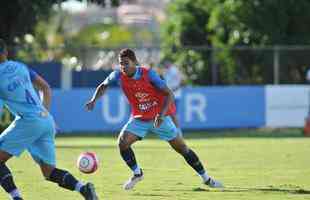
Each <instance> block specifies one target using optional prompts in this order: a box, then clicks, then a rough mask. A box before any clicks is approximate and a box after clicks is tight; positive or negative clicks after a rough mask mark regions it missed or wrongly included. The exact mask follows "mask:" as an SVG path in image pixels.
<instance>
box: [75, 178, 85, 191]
mask: <svg viewBox="0 0 310 200" xmlns="http://www.w3.org/2000/svg"><path fill="white" fill-rule="evenodd" d="M83 186H84V184H83V183H82V182H80V181H79V182H78V183H77V184H76V185H75V188H74V190H75V191H77V192H80V191H81V188H82V187H83Z"/></svg>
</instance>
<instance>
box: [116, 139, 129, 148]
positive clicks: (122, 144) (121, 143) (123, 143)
mask: <svg viewBox="0 0 310 200" xmlns="http://www.w3.org/2000/svg"><path fill="white" fill-rule="evenodd" d="M118 147H119V149H120V150H126V149H128V148H129V147H130V144H129V142H127V140H126V139H125V138H123V137H120V139H119V140H118Z"/></svg>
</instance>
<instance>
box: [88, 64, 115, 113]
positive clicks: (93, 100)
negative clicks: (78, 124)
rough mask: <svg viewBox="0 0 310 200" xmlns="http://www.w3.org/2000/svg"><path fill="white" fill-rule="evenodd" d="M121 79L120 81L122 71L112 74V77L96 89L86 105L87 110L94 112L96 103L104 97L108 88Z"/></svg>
mask: <svg viewBox="0 0 310 200" xmlns="http://www.w3.org/2000/svg"><path fill="white" fill-rule="evenodd" d="M119 79H120V71H118V70H115V71H113V72H111V73H110V75H109V76H108V77H107V78H106V79H105V80H104V81H103V82H102V83H101V84H100V85H98V87H97V88H96V91H95V92H94V94H93V95H92V97H91V99H90V100H89V101H88V102H87V103H86V105H85V107H86V109H87V110H89V111H90V110H93V109H94V107H95V105H96V101H97V100H98V99H99V98H100V97H101V96H102V95H104V93H105V91H106V89H107V88H108V86H109V85H111V84H112V83H114V82H117V81H119Z"/></svg>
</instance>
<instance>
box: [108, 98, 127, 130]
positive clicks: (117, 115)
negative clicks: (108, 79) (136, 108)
mask: <svg viewBox="0 0 310 200" xmlns="http://www.w3.org/2000/svg"><path fill="white" fill-rule="evenodd" d="M109 97H111V96H110V95H105V96H104V97H103V104H102V105H103V108H102V112H103V118H104V120H105V121H106V122H107V123H111V124H117V123H121V122H122V121H123V120H124V118H125V117H126V106H127V102H126V99H125V98H124V95H119V96H118V97H117V98H119V99H114V98H113V100H112V101H111V102H110V100H109V99H110V98H109ZM115 104H116V105H115ZM111 110H113V112H111ZM112 113H113V116H112Z"/></svg>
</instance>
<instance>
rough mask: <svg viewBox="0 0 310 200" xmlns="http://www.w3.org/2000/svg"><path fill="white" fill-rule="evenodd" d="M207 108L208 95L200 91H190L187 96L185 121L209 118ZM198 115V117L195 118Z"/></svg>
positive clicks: (201, 120)
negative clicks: (206, 114)
mask: <svg viewBox="0 0 310 200" xmlns="http://www.w3.org/2000/svg"><path fill="white" fill-rule="evenodd" d="M206 108H207V100H206V97H205V96H204V95H202V94H199V93H189V94H187V95H186V96H185V122H192V121H193V120H195V121H197V120H198V121H200V122H205V121H206V120H207V118H206V116H205V113H206ZM195 116H197V118H195Z"/></svg>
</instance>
